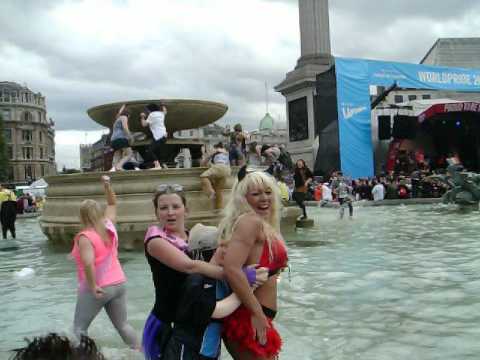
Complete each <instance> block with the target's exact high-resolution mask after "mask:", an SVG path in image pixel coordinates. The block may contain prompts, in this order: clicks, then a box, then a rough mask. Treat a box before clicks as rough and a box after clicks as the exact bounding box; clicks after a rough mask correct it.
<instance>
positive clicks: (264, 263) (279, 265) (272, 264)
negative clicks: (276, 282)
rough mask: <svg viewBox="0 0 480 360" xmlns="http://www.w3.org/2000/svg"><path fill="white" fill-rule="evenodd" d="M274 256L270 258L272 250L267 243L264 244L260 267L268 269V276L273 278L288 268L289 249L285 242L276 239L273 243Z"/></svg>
mask: <svg viewBox="0 0 480 360" xmlns="http://www.w3.org/2000/svg"><path fill="white" fill-rule="evenodd" d="M272 252H273V256H272V257H271V258H270V250H269V247H268V243H267V241H265V242H264V244H263V251H262V256H260V261H259V264H258V265H259V266H260V267H266V268H268V275H269V276H272V275H275V274H278V272H279V271H280V270H282V269H284V268H286V267H287V263H288V255H287V247H286V246H285V243H284V242H283V240H280V239H278V238H275V239H274V240H273V241H272Z"/></svg>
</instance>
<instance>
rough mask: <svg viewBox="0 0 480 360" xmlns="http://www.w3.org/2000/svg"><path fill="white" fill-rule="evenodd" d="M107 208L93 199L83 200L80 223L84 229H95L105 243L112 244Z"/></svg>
mask: <svg viewBox="0 0 480 360" xmlns="http://www.w3.org/2000/svg"><path fill="white" fill-rule="evenodd" d="M104 218H105V206H104V205H102V204H100V203H98V202H97V201H95V200H92V199H86V200H83V201H82V203H81V204H80V222H81V223H82V225H83V227H84V228H94V229H95V231H96V232H97V233H98V234H99V235H100V237H101V238H102V239H103V241H104V242H105V243H109V242H110V238H109V237H108V235H107V231H106V227H105V224H104V222H103V219H104Z"/></svg>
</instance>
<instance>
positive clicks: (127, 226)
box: [39, 167, 300, 250]
mask: <svg viewBox="0 0 480 360" xmlns="http://www.w3.org/2000/svg"><path fill="white" fill-rule="evenodd" d="M205 170H206V168H200V167H198V168H190V169H162V170H143V171H123V172H114V173H108V172H92V173H81V174H71V175H56V176H49V177H47V178H46V181H47V182H48V184H49V186H48V190H47V201H46V203H45V206H44V209H43V213H42V216H41V217H40V220H39V222H40V227H41V229H42V231H43V233H44V234H45V235H46V236H47V237H48V239H49V241H50V242H51V243H53V244H55V245H67V246H71V243H72V240H73V237H74V236H75V234H76V233H77V232H78V231H79V230H80V222H79V217H78V214H79V209H80V204H81V202H82V201H83V200H85V199H94V200H97V201H99V202H101V203H104V204H105V203H106V202H105V195H104V193H103V185H102V184H101V182H100V177H101V176H102V175H104V174H106V175H109V176H110V177H111V183H112V186H113V189H114V190H115V193H116V194H117V231H118V234H119V244H120V247H121V248H123V249H129V250H130V249H143V239H144V236H145V232H146V230H147V228H148V226H149V225H150V224H154V223H156V218H155V213H154V207H153V203H152V197H153V194H154V192H155V190H156V188H157V186H158V185H159V184H180V185H182V186H183V188H184V191H185V195H186V199H187V207H188V216H187V224H186V226H187V228H190V227H191V226H193V225H194V224H196V223H203V224H205V225H217V224H218V221H219V220H220V217H221V212H220V211H219V210H215V209H214V208H213V202H212V201H211V200H209V199H208V197H207V196H206V195H205V194H204V193H203V191H202V189H201V184H200V180H199V176H200V174H201V173H202V172H203V171H205ZM236 171H237V169H233V172H234V174H235V173H236ZM234 179H235V178H234V177H233V176H232V177H230V178H229V179H228V181H227V183H226V186H225V190H224V192H225V202H226V201H227V200H228V197H229V194H230V189H231V188H232V185H233V182H234ZM299 215H300V209H299V208H297V207H293V208H285V209H284V211H283V218H282V226H285V225H287V226H288V227H293V226H294V224H295V220H296V218H297V217H298V216H299Z"/></svg>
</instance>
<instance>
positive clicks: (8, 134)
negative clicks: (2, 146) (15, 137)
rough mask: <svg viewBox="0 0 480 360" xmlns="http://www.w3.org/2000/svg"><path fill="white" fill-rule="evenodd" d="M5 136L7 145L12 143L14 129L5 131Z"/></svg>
mask: <svg viewBox="0 0 480 360" xmlns="http://www.w3.org/2000/svg"><path fill="white" fill-rule="evenodd" d="M3 135H4V136H5V141H6V142H7V143H11V142H12V129H3Z"/></svg>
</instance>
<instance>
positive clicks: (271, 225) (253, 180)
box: [218, 171, 281, 254]
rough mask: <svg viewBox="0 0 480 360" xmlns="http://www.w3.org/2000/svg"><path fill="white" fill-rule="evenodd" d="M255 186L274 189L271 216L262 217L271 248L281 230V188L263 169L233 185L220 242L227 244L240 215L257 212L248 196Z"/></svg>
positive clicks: (220, 233)
mask: <svg viewBox="0 0 480 360" xmlns="http://www.w3.org/2000/svg"><path fill="white" fill-rule="evenodd" d="M254 188H259V189H269V190H271V191H272V202H271V213H270V217H269V218H268V219H262V222H263V231H264V233H265V236H266V238H267V242H268V245H269V248H270V250H271V244H272V239H273V238H274V237H276V235H277V233H278V232H280V206H281V203H280V190H279V189H278V186H277V183H276V181H275V179H274V178H273V177H272V176H270V175H268V174H267V173H265V172H263V171H255V172H251V173H248V174H247V175H246V176H245V177H244V178H243V179H242V180H241V181H238V180H237V181H236V182H235V184H234V185H233V188H232V192H231V193H230V198H229V200H228V203H227V205H226V206H225V209H224V210H223V218H222V220H221V221H220V224H219V225H218V228H219V239H218V242H219V243H221V244H227V243H228V242H229V241H230V239H231V237H232V233H233V232H234V231H235V225H236V224H237V221H238V219H239V217H240V216H242V215H244V214H248V213H255V210H254V209H253V208H252V207H251V206H250V204H249V203H248V201H247V198H246V195H247V193H248V192H249V191H251V190H252V189H254ZM270 254H271V252H270Z"/></svg>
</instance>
